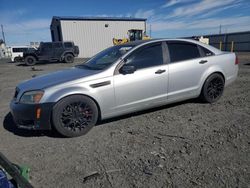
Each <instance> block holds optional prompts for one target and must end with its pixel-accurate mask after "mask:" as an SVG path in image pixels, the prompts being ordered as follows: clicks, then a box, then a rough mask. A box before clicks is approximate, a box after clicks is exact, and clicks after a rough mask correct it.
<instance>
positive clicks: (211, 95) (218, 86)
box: [201, 73, 225, 103]
mask: <svg viewBox="0 0 250 188" xmlns="http://www.w3.org/2000/svg"><path fill="white" fill-rule="evenodd" d="M224 85H225V81H224V78H223V76H222V75H221V74H218V73H214V74H212V75H210V76H209V77H208V78H207V80H206V81H205V83H204V85H203V88H202V91H201V98H202V99H203V100H204V101H205V102H208V103H214V102H216V101H218V100H219V98H220V97H221V96H222V94H223V91H224Z"/></svg>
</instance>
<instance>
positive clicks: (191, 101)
mask: <svg viewBox="0 0 250 188" xmlns="http://www.w3.org/2000/svg"><path fill="white" fill-rule="evenodd" d="M188 103H198V104H204V102H203V101H202V100H201V99H199V98H196V99H188V100H185V101H181V102H176V103H172V104H167V105H163V106H159V107H155V108H150V109H147V110H142V111H138V112H133V113H129V114H126V115H121V116H118V117H114V118H109V119H105V120H102V121H99V122H98V123H97V125H96V126H100V125H104V124H106V123H111V122H116V121H119V120H123V119H127V118H131V117H132V116H133V117H136V116H140V115H143V114H147V113H151V112H156V111H160V110H163V109H167V108H173V107H176V106H179V105H183V104H188Z"/></svg>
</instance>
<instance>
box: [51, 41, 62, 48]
mask: <svg viewBox="0 0 250 188" xmlns="http://www.w3.org/2000/svg"><path fill="white" fill-rule="evenodd" d="M53 47H54V48H62V43H60V42H58V43H54V44H53Z"/></svg>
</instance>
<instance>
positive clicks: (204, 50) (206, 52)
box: [200, 46, 214, 57]
mask: <svg viewBox="0 0 250 188" xmlns="http://www.w3.org/2000/svg"><path fill="white" fill-rule="evenodd" d="M200 49H201V51H202V56H203V57H204V56H211V55H214V53H213V52H211V51H210V50H208V49H207V48H204V47H202V46H200Z"/></svg>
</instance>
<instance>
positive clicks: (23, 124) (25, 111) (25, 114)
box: [10, 101, 54, 130]
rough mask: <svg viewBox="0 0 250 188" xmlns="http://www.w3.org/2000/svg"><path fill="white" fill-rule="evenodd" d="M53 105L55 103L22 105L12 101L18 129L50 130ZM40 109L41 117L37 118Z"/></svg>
mask: <svg viewBox="0 0 250 188" xmlns="http://www.w3.org/2000/svg"><path fill="white" fill-rule="evenodd" d="M53 105H54V103H43V104H20V103H17V102H15V101H12V102H11V103H10V109H11V114H12V116H13V119H14V121H15V123H16V125H17V127H19V128H24V129H33V130H50V129H51V122H50V119H51V112H52V108H53ZM38 109H40V117H37V110H38Z"/></svg>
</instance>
